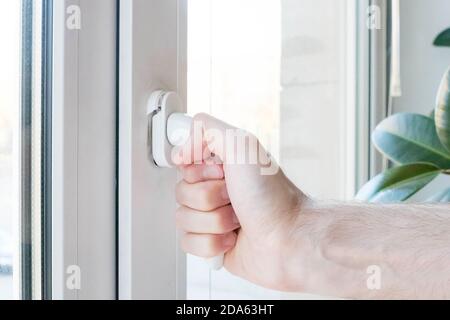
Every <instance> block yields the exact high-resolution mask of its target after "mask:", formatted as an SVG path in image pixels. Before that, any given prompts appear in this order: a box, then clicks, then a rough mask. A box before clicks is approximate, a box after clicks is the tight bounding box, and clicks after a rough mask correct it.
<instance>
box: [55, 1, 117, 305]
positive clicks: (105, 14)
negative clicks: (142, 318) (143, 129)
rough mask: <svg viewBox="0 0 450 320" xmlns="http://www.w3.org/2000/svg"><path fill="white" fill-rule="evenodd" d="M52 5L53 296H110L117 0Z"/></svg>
mask: <svg viewBox="0 0 450 320" xmlns="http://www.w3.org/2000/svg"><path fill="white" fill-rule="evenodd" d="M53 3H54V7H53V14H54V24H53V34H54V46H53V48H54V50H53V109H52V113H53V119H52V131H53V133H52V140H53V141H52V163H53V166H52V169H53V170H52V171H53V176H52V187H53V188H52V189H53V194H52V197H53V198H52V299H57V300H59V299H115V298H116V293H117V292H116V245H115V244H116V205H115V203H116V174H115V173H116V105H117V104H116V94H117V92H116V58H117V56H116V51H117V50H116V45H117V42H116V40H117V2H116V0H101V1H99V0H95V1H92V0H56V1H54V2H53ZM71 18H72V19H73V18H75V19H77V18H79V19H80V20H79V21H80V22H81V24H80V25H78V26H79V28H77V27H76V28H73V27H74V25H75V26H76V25H77V23H73V20H72V23H71V22H69V24H68V19H71ZM69 26H70V27H69ZM71 276H75V277H78V276H79V280H80V282H79V284H80V287H79V288H77V287H76V286H75V287H74V286H73V285H69V286H68V285H67V284H68V280H69V283H70V277H71ZM72 279H73V278H72ZM75 280H76V279H75ZM71 283H72V284H73V283H74V282H71ZM75 283H77V282H75Z"/></svg>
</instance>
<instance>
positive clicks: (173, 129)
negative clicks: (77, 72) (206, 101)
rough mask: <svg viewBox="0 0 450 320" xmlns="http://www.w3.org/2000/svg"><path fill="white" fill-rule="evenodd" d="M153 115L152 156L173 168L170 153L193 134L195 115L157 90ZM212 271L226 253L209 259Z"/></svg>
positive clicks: (174, 96) (149, 112) (151, 103)
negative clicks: (187, 112)
mask: <svg viewBox="0 0 450 320" xmlns="http://www.w3.org/2000/svg"><path fill="white" fill-rule="evenodd" d="M147 116H148V117H151V120H150V121H149V123H150V124H151V133H152V134H151V139H152V143H151V145H152V151H151V153H152V156H153V160H154V161H155V164H156V165H157V166H158V167H163V168H164V167H165V168H171V167H173V163H172V158H171V152H172V148H173V147H174V146H180V145H183V144H185V143H186V142H187V140H188V139H189V136H190V133H191V126H192V118H191V117H189V116H188V115H186V114H184V113H183V104H182V102H181V100H180V98H179V97H178V95H177V94H176V93H174V92H166V91H156V92H154V93H152V95H151V96H150V99H149V101H148V104H147ZM206 261H207V263H208V265H209V266H210V268H211V269H212V270H219V269H221V268H222V267H223V255H220V256H217V257H214V258H210V259H206Z"/></svg>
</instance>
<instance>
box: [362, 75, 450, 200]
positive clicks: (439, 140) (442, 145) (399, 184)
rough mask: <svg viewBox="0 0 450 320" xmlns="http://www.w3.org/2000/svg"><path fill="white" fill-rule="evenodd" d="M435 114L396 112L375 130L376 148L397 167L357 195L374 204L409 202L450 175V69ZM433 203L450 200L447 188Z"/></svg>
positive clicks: (444, 79)
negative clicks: (444, 175) (439, 179)
mask: <svg viewBox="0 0 450 320" xmlns="http://www.w3.org/2000/svg"><path fill="white" fill-rule="evenodd" d="M436 101H437V102H436V107H435V109H434V112H433V113H432V115H431V116H425V115H420V114H412V113H399V114H395V115H393V116H391V117H389V118H387V119H386V120H384V121H383V122H381V123H380V124H379V125H378V126H377V127H376V129H375V131H374V132H373V135H372V140H373V143H374V145H375V146H376V148H377V149H378V150H379V151H380V152H381V153H382V154H384V155H385V156H386V157H387V158H388V159H390V160H391V161H392V162H393V163H394V164H396V166H394V167H393V168H391V169H388V170H386V171H385V172H383V173H381V174H380V175H378V176H376V177H375V178H373V179H372V180H371V181H369V182H368V183H367V184H366V185H365V186H364V187H363V188H362V189H361V190H360V192H359V193H358V195H357V196H356V198H357V200H360V201H367V202H372V203H390V202H400V201H405V200H407V199H409V198H410V197H412V196H413V195H414V194H415V193H417V192H418V191H420V190H421V189H422V188H424V187H425V186H427V185H428V184H429V183H430V182H431V181H433V180H434V178H436V177H437V176H438V175H440V174H450V68H449V69H448V70H447V71H446V73H445V74H444V77H443V79H442V82H441V85H440V88H439V92H438V96H437V100H436ZM443 189H444V190H440V191H439V192H438V193H437V194H435V195H433V196H432V197H431V198H430V199H428V201H429V202H450V188H447V189H446V188H443Z"/></svg>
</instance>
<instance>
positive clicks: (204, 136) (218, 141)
mask: <svg viewBox="0 0 450 320" xmlns="http://www.w3.org/2000/svg"><path fill="white" fill-rule="evenodd" d="M236 130H238V129H237V128H235V127H233V126H231V125H229V124H227V123H225V122H223V121H220V120H219V119H216V118H214V117H212V116H210V115H208V114H204V113H200V114H197V115H196V116H194V118H193V120H192V125H191V132H190V137H189V139H188V140H187V142H186V143H185V144H184V145H183V146H180V147H176V148H174V149H175V150H173V152H172V160H173V162H174V163H176V164H177V165H190V164H193V163H196V164H198V163H203V162H204V161H206V160H208V159H211V155H212V154H213V155H214V156H215V159H214V160H215V161H217V160H220V161H221V162H223V163H224V162H225V161H226V159H227V147H226V140H227V133H228V136H231V135H230V134H229V133H230V132H231V133H233V132H234V131H236ZM180 161H181V162H182V163H180Z"/></svg>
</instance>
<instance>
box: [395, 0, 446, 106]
mask: <svg viewBox="0 0 450 320" xmlns="http://www.w3.org/2000/svg"><path fill="white" fill-rule="evenodd" d="M400 12H401V17H400V19H401V78H402V90H403V96H402V97H401V98H396V99H395V100H394V111H395V112H417V113H424V114H427V113H429V112H430V111H431V110H432V109H433V108H434V103H435V97H436V93H437V90H438V87H439V82H440V80H441V78H442V75H443V74H444V72H445V70H446V69H447V68H448V66H450V48H438V47H434V46H433V45H432V43H433V40H434V38H435V37H436V36H437V35H438V34H439V32H441V31H442V30H444V29H446V28H448V27H450V1H449V0H401V1H400Z"/></svg>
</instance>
